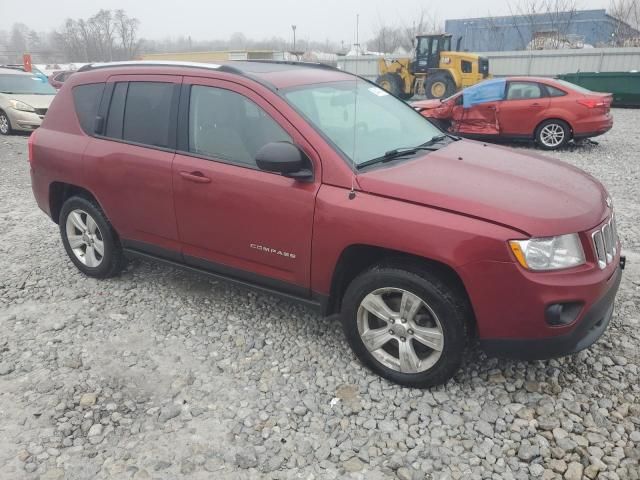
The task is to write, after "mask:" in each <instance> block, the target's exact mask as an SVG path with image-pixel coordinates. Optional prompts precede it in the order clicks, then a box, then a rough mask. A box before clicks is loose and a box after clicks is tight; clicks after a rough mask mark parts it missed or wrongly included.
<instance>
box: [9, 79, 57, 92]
mask: <svg viewBox="0 0 640 480" xmlns="http://www.w3.org/2000/svg"><path fill="white" fill-rule="evenodd" d="M0 93H13V94H16V95H55V94H56V90H55V88H53V87H52V86H51V85H49V84H48V83H45V82H44V81H43V80H42V79H41V78H40V77H38V76H36V75H20V74H17V75H16V74H9V75H0Z"/></svg>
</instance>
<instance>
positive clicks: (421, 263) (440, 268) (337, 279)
mask: <svg viewBox="0 0 640 480" xmlns="http://www.w3.org/2000/svg"><path fill="white" fill-rule="evenodd" d="M380 264H382V265H388V266H391V265H393V266H395V267H399V268H406V269H407V270H410V271H428V272H430V273H434V274H436V275H437V276H438V277H439V278H440V279H441V280H443V281H444V282H445V283H447V284H448V285H449V286H450V287H452V288H453V289H455V290H456V291H457V292H458V293H460V294H461V295H462V296H463V297H464V298H465V299H466V301H467V303H468V307H469V311H470V313H471V315H470V316H471V317H472V324H471V325H469V327H470V332H472V333H474V334H475V332H476V327H475V316H474V315H473V308H472V305H471V300H470V298H469V294H468V293H467V289H466V287H465V285H464V282H463V281H462V278H461V277H460V275H459V274H458V272H456V271H455V269H454V268H452V267H451V266H450V265H447V264H446V263H443V262H441V261H437V260H433V259H431V258H427V257H422V256H418V255H413V254H409V253H405V252H402V251H398V250H393V249H388V248H384V247H378V246H373V245H364V244H355V245H349V246H348V247H346V248H345V249H344V250H343V251H342V253H341V254H340V257H339V258H338V261H337V263H336V266H335V268H334V271H333V276H332V278H331V292H330V294H329V300H328V303H327V306H326V310H327V311H326V313H327V315H331V314H334V313H338V312H339V311H340V309H341V306H342V299H343V296H344V293H345V291H346V289H347V287H348V286H349V284H350V283H351V281H352V280H353V279H354V278H356V277H357V276H358V275H359V274H360V273H362V272H363V271H365V270H366V269H368V268H370V267H372V266H374V265H380Z"/></svg>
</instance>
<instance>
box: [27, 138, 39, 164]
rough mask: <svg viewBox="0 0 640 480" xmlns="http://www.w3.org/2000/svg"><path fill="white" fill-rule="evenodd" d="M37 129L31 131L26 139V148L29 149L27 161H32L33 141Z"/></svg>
mask: <svg viewBox="0 0 640 480" xmlns="http://www.w3.org/2000/svg"><path fill="white" fill-rule="evenodd" d="M36 132H37V130H34V131H33V132H31V135H29V140H28V141H27V148H28V149H29V163H33V141H34V140H35V137H36Z"/></svg>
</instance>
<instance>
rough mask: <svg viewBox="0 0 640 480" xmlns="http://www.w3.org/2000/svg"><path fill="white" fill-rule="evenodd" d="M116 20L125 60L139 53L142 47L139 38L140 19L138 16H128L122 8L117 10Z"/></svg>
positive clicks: (117, 33) (116, 28)
mask: <svg viewBox="0 0 640 480" xmlns="http://www.w3.org/2000/svg"><path fill="white" fill-rule="evenodd" d="M114 20H115V31H116V35H117V36H118V39H119V40H120V49H121V51H122V57H123V60H130V59H132V58H134V57H135V56H136V55H137V53H138V50H139V49H140V43H141V42H140V40H139V39H138V26H139V25H140V21H139V20H138V19H137V18H133V17H129V16H127V14H126V13H125V11H124V10H122V9H119V10H116V12H115V15H114Z"/></svg>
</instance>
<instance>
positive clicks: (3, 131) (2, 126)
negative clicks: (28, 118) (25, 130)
mask: <svg viewBox="0 0 640 480" xmlns="http://www.w3.org/2000/svg"><path fill="white" fill-rule="evenodd" d="M12 131H13V129H12V128H11V121H10V120H9V116H8V115H7V114H6V113H5V112H3V111H2V110H0V135H11V132H12Z"/></svg>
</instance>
